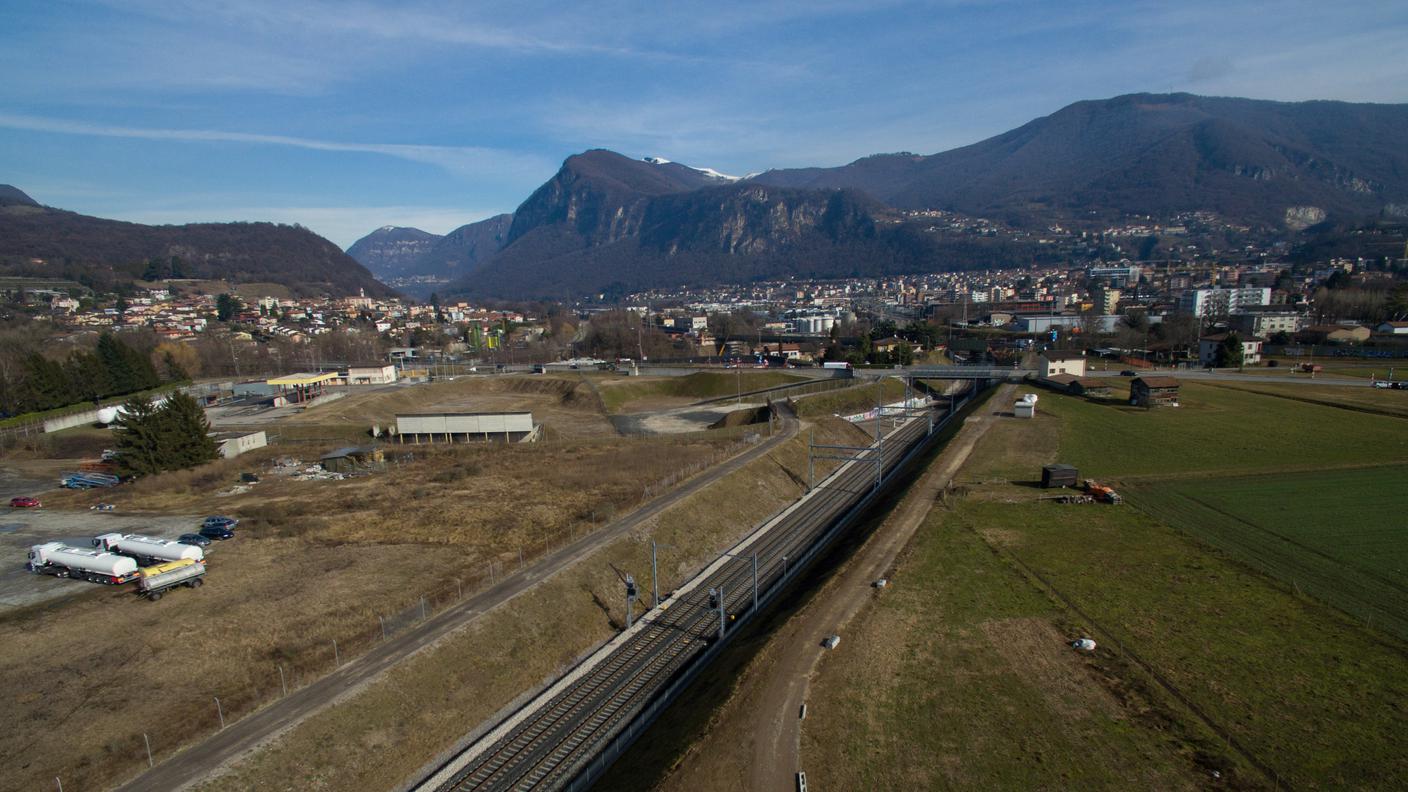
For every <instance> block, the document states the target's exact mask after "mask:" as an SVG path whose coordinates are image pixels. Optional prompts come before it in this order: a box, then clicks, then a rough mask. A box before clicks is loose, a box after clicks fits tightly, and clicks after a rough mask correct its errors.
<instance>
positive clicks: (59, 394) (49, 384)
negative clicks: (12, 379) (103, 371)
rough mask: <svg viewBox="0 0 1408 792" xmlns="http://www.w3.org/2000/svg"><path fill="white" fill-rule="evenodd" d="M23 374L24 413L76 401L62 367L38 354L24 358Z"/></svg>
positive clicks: (31, 354)
mask: <svg viewBox="0 0 1408 792" xmlns="http://www.w3.org/2000/svg"><path fill="white" fill-rule="evenodd" d="M24 372H25V379H24V384H25V388H24V391H25V392H24V396H23V399H22V402H23V404H24V409H25V410H26V411H30V410H49V409H53V408H54V407H62V406H64V405H66V404H73V403H74V402H75V401H77V400H78V396H77V394H75V393H74V391H73V388H72V384H71V380H69V378H68V376H67V375H66V374H65V372H64V367H63V366H62V365H60V364H59V363H57V362H55V361H53V360H50V359H48V358H46V357H44V356H43V355H41V354H39V353H38V352H31V353H29V355H28V356H27V357H25V359H24Z"/></svg>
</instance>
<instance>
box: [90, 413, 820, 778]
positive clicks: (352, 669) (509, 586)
mask: <svg viewBox="0 0 1408 792" xmlns="http://www.w3.org/2000/svg"><path fill="white" fill-rule="evenodd" d="M781 415H782V416H783V418H782V429H781V431H778V432H777V433H776V434H775V435H774V436H773V437H771V438H768V439H766V440H764V441H762V442H760V443H758V444H757V445H756V446H754V447H753V448H751V449H749V450H747V451H745V452H743V453H742V454H740V455H738V456H736V457H734V458H733V459H731V460H729V461H727V462H724V463H723V464H720V465H718V466H716V467H714V468H711V469H710V470H708V471H706V472H705V473H702V474H700V475H698V476H696V477H694V478H693V479H691V480H689V481H687V482H685V483H684V484H683V485H681V486H680V487H678V488H676V489H674V490H672V491H671V492H669V493H667V494H665V495H662V496H661V497H659V498H656V499H654V500H652V501H651V502H649V503H647V504H645V505H644V506H641V507H640V508H639V509H636V510H635V511H634V512H631V513H630V514H628V515H626V516H625V517H622V518H621V519H620V520H617V521H616V522H615V523H612V524H611V525H609V526H608V527H606V528H604V529H603V530H600V531H597V532H596V533H593V534H589V535H587V536H585V537H583V538H582V539H579V540H577V541H575V542H572V543H571V544H567V545H564V546H563V547H561V548H559V549H557V550H554V551H552V552H551V553H549V554H548V555H546V556H544V557H542V558H540V559H539V560H538V561H536V562H535V563H533V564H531V565H529V566H528V567H527V568H526V569H524V570H522V571H520V572H517V573H514V574H512V575H509V576H508V577H505V578H504V579H503V580H501V581H499V583H498V584H497V585H495V586H493V587H491V588H489V589H486V590H485V591H482V592H480V593H478V594H474V595H471V596H470V597H468V598H466V599H465V600H464V601H462V602H460V603H458V604H456V605H453V606H451V607H450V608H448V609H446V610H444V611H442V612H440V613H438V614H436V615H434V616H431V617H430V618H429V619H427V620H425V621H424V622H421V623H420V624H418V625H416V626H415V627H413V628H411V629H410V630H407V631H406V632H403V633H401V634H400V635H397V636H395V637H392V638H391V639H389V640H387V641H386V642H384V643H382V644H380V645H378V646H377V647H376V648H374V649H372V650H371V651H369V652H367V653H366V654H364V655H362V656H361V657H358V658H356V659H353V660H349V661H348V662H347V663H345V664H344V665H343V666H342V667H341V668H339V669H337V670H336V671H334V672H332V673H331V674H328V675H327V676H325V677H323V678H322V679H320V680H318V681H317V682H313V683H312V684H309V685H307V686H305V687H302V688H299V689H297V690H295V691H293V692H291V693H289V694H288V695H287V696H286V697H284V698H282V699H279V700H278V701H276V702H274V703H273V704H270V705H269V706H267V707H265V708H264V709H261V710H259V711H258V712H255V713H253V714H251V715H249V716H247V717H245V718H243V719H241V720H239V721H236V722H235V723H232V724H230V725H229V726H227V727H226V728H225V729H224V730H222V731H219V732H216V733H215V734H212V735H211V736H209V737H207V738H206V739H204V740H201V741H200V742H198V743H195V744H193V745H190V746H188V747H186V748H185V749H184V750H183V751H181V752H180V753H178V754H176V755H175V756H173V757H171V758H170V759H167V760H166V761H164V762H162V763H161V764H159V765H157V766H156V767H155V768H153V769H151V770H148V771H147V772H145V773H143V774H141V775H139V776H137V777H136V778H134V779H132V780H131V781H129V782H127V783H126V784H123V785H122V786H120V787H118V788H117V789H118V790H119V792H175V791H176V790H180V789H184V788H186V787H188V786H189V785H191V784H193V783H195V782H197V781H200V780H201V779H203V778H205V777H207V776H209V775H211V774H212V773H214V772H215V771H216V770H218V769H219V768H221V767H222V766H224V765H225V764H226V763H228V762H231V761H234V760H236V759H238V758H239V757H241V756H243V755H244V754H245V753H247V752H249V751H251V750H253V749H255V748H257V747H259V746H260V745H261V744H263V743H265V742H267V741H268V740H271V739H273V738H275V737H277V736H278V735H279V734H281V733H282V732H284V731H286V730H288V729H290V728H292V727H294V726H296V725H297V724H298V723H299V722H300V721H302V720H304V719H305V718H308V717H309V716H311V715H314V714H316V713H317V712H319V711H321V710H323V709H324V708H326V707H328V706H330V705H331V704H333V703H335V702H336V701H337V700H338V699H340V698H342V697H343V696H346V695H350V694H351V693H353V692H355V691H356V690H357V689H358V688H360V687H361V686H363V685H366V684H368V683H370V682H372V681H373V680H375V679H376V677H378V676H379V675H381V674H382V673H384V672H386V671H388V670H389V669H391V668H392V667H393V666H395V665H396V664H397V663H399V662H401V661H402V660H405V659H406V658H408V657H410V656H411V655H413V654H415V653H416V652H419V651H420V650H421V649H424V648H426V647H427V646H430V645H431V644H433V643H435V642H436V641H438V640H440V639H441V638H443V637H445V636H446V635H448V634H449V633H451V632H453V631H454V630H456V629H459V628H460V627H463V626H465V625H467V624H470V623H471V622H473V621H474V619H475V618H477V617H479V616H480V615H482V614H484V613H487V612H488V611H490V610H493V609H494V608H497V607H499V606H501V605H504V604H505V603H507V602H508V601H509V600H511V599H513V598H514V597H516V596H518V595H519V594H522V593H523V592H525V591H528V590H529V589H531V588H533V587H534V586H536V585H537V584H538V583H541V582H542V581H544V580H546V579H548V578H550V577H552V576H553V575H554V574H556V573H558V572H560V571H562V570H563V569H566V568H567V567H569V566H571V565H572V564H574V563H576V562H577V561H580V560H582V559H584V558H586V557H587V556H589V555H591V554H592V553H594V552H595V551H596V550H597V549H598V548H600V547H601V546H603V545H605V544H607V543H609V542H612V541H614V540H615V539H617V538H619V537H621V536H623V535H625V534H626V533H628V532H629V531H631V530H632V529H634V528H636V527H638V526H640V525H642V524H644V523H645V522H647V521H649V520H650V519H652V518H654V517H655V516H656V515H658V514H660V513H661V512H663V511H665V510H666V509H668V508H670V507H671V506H673V505H675V504H676V503H678V502H679V501H680V500H682V499H684V498H687V497H689V496H690V495H692V494H694V493H695V492H698V491H699V490H701V489H703V488H704V487H707V486H709V485H710V484H712V483H714V482H715V481H718V480H719V479H721V478H723V477H725V476H728V475H729V474H731V473H733V472H734V471H736V470H738V469H739V468H741V467H743V466H744V465H747V464H748V463H750V462H752V461H753V460H755V459H757V458H758V457H760V456H762V455H764V454H766V453H768V452H769V451H771V450H773V449H774V448H776V447H777V446H778V445H779V444H781V443H782V442H784V441H785V440H787V439H788V438H790V437H792V436H794V435H795V434H796V433H797V420H796V418H795V417H794V416H793V415H791V413H790V412H788V411H787V410H786V408H785V407H782V408H781Z"/></svg>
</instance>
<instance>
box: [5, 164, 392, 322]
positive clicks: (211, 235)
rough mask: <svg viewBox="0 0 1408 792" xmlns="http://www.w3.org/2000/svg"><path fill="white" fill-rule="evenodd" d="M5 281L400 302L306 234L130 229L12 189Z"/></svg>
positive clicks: (279, 228)
mask: <svg viewBox="0 0 1408 792" xmlns="http://www.w3.org/2000/svg"><path fill="white" fill-rule="evenodd" d="M0 274H3V275H12V276H33V277H43V278H66V279H70V280H74V281H77V282H79V283H82V284H84V285H86V286H88V287H90V288H93V289H96V290H99V291H112V290H122V289H124V288H127V287H130V286H131V285H132V284H133V283H136V282H137V281H139V280H143V279H149V278H159V279H166V278H182V279H197V280H225V281H229V282H232V283H256V282H259V283H278V284H282V285H284V286H287V287H288V288H289V289H290V290H291V291H292V292H293V293H294V294H296V295H300V296H317V295H324V294H325V295H330V296H346V295H355V294H358V293H359V292H363V291H364V292H365V293H366V294H367V295H369V296H389V295H391V294H393V292H392V290H391V289H389V288H388V287H387V286H385V285H384V284H382V283H381V282H379V281H378V280H377V279H376V278H374V277H372V274H371V273H370V272H368V271H367V269H366V267H363V266H362V265H361V264H359V263H357V261H356V260H355V259H353V258H352V257H351V256H348V255H347V254H346V253H344V252H342V251H341V250H340V249H338V247H337V246H336V245H334V244H333V243H331V242H329V241H328V240H326V239H323V238H322V237H320V236H318V235H317V234H314V233H313V232H312V231H309V230H308V229H306V228H302V227H300V226H288V225H276V224H274V223H192V224H189V225H162V226H151V225H142V224H139V223H127V222H122V221H120V220H107V219H104V218H101V217H90V216H88V215H81V214H78V213H76V212H69V211H65V210H63V209H54V208H51V207H48V206H42V205H40V204H39V202H37V201H35V200H34V199H32V198H30V197H29V196H28V195H26V194H25V193H24V192H23V191H21V190H20V189H18V188H16V187H12V186H10V185H0Z"/></svg>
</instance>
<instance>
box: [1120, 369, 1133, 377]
mask: <svg viewBox="0 0 1408 792" xmlns="http://www.w3.org/2000/svg"><path fill="white" fill-rule="evenodd" d="M1120 376H1121V377H1133V376H1134V371H1133V370H1131V369H1125V370H1124V371H1121V372H1120Z"/></svg>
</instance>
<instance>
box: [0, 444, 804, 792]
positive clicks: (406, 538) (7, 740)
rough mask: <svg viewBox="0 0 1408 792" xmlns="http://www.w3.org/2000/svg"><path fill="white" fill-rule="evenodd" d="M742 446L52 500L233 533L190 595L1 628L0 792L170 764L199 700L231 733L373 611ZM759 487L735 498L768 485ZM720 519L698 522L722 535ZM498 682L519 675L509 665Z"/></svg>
mask: <svg viewBox="0 0 1408 792" xmlns="http://www.w3.org/2000/svg"><path fill="white" fill-rule="evenodd" d="M736 437H737V433H732V432H722V433H719V434H717V435H714V436H712V437H711V436H709V435H703V436H701V435H691V436H687V437H682V438H662V439H658V440H655V439H647V440H626V439H601V440H586V441H580V442H575V443H574V442H567V443H558V444H551V445H515V446H497V445H496V446H478V445H469V446H465V445H461V446H453V447H451V446H428V445H427V446H418V447H417V446H406V447H405V449H404V450H405V451H406V452H409V453H413V454H414V459H413V460H412V461H408V462H406V463H404V464H400V465H397V464H391V465H389V466H388V469H387V470H386V471H384V472H381V473H376V474H373V475H369V476H366V477H361V478H354V479H348V480H345V481H294V480H291V479H287V478H280V477H273V476H268V475H265V476H264V477H263V480H262V481H261V482H260V483H259V484H257V485H256V486H255V487H253V488H252V489H251V490H250V491H249V492H246V493H244V494H240V495H235V496H231V497H215V496H214V495H213V493H215V492H218V491H221V490H224V489H227V488H228V487H229V486H231V485H232V484H234V483H235V482H236V481H237V479H238V474H239V472H241V471H247V470H261V467H260V465H261V463H263V462H267V461H268V460H269V459H271V458H272V457H274V456H276V455H278V451H276V450H272V449H271V450H265V451H262V452H260V453H258V454H255V455H246V456H243V457H240V458H239V459H235V460H228V461H221V462H217V463H214V464H212V465H209V466H206V467H203V468H200V469H198V470H192V471H181V472H177V473H166V474H162V475H159V476H152V477H149V478H146V479H143V480H141V481H138V482H136V483H134V484H133V485H131V486H130V487H123V488H119V489H117V490H113V491H111V492H103V493H101V494H93V493H68V494H65V495H62V496H61V500H62V505H67V506H70V507H81V506H85V505H86V504H87V503H88V502H89V501H94V500H98V499H103V500H109V501H112V502H116V503H118V504H119V506H118V508H119V509H122V510H125V511H126V510H137V508H138V507H140V508H142V509H146V510H152V511H163V512H168V511H169V512H172V513H213V512H221V513H230V514H234V515H236V516H238V517H240V518H242V523H241V527H240V529H239V531H238V532H239V536H238V538H237V539H235V540H234V541H231V542H224V543H221V544H220V545H219V546H218V547H217V548H216V549H215V552H214V553H213V554H212V561H211V571H210V575H209V577H208V578H207V580H208V585H207V586H205V587H204V588H202V589H200V590H198V591H190V590H182V591H178V592H175V593H174V594H173V595H172V596H170V597H167V598H165V599H163V600H162V601H161V602H158V603H148V602H144V601H140V600H137V599H136V598H135V597H134V596H133V595H132V594H131V592H130V590H128V589H123V590H113V589H107V588H104V587H97V586H93V587H92V590H91V592H90V593H88V594H87V595H85V596H81V597H77V598H73V599H70V600H66V601H64V602H62V603H56V604H53V605H47V606H41V607H37V608H32V609H28V610H22V611H18V612H15V613H12V614H11V615H9V616H7V617H4V618H0V642H3V645H4V646H5V647H6V651H5V653H4V655H3V657H0V679H3V682H0V698H3V700H5V701H6V702H9V705H8V706H7V715H8V717H9V719H10V721H11V722H12V723H14V724H24V726H23V727H22V728H11V729H5V730H0V756H5V757H8V758H9V759H10V762H9V764H10V766H11V768H12V772H10V773H7V774H5V776H4V777H3V779H0V789H33V788H40V787H42V786H44V785H46V784H50V783H52V779H53V777H54V776H56V775H57V776H60V777H61V778H62V779H63V781H64V785H65V788H67V789H75V788H78V789H83V788H98V787H101V786H104V785H108V784H111V783H112V782H114V781H116V780H118V779H120V778H122V777H124V776H128V775H131V774H133V773H134V772H135V771H136V770H137V769H138V767H140V766H141V765H142V764H144V762H145V754H144V751H143V749H142V739H141V735H142V732H143V731H145V732H147V733H148V734H149V735H150V736H151V739H152V745H153V749H154V750H155V751H156V753H157V754H158V755H163V754H167V753H169V752H171V751H173V750H174V749H176V748H177V747H178V746H180V745H182V744H184V743H186V742H188V741H189V740H191V739H192V738H195V737H198V736H199V735H201V734H205V733H209V732H210V731H212V730H213V729H214V728H215V726H216V719H215V708H214V701H213V700H212V697H213V696H219V697H220V700H221V702H222V704H223V705H224V707H225V714H226V718H227V719H230V718H233V717H237V716H239V715H242V714H244V713H247V712H249V711H250V710H251V709H252V708H254V707H256V706H258V705H259V704H260V703H261V702H263V701H267V700H269V698H270V697H272V696H274V695H276V694H277V693H278V691H279V676H278V666H279V665H280V664H282V665H283V666H284V670H285V673H286V674H287V675H288V677H289V681H290V685H291V686H292V685H296V684H299V683H300V682H304V681H308V680H311V679H313V678H315V677H316V676H318V675H321V674H323V673H326V672H327V671H329V670H331V667H332V659H333V655H332V641H333V640H334V639H336V640H337V641H338V644H339V649H340V651H341V653H342V658H343V660H344V661H345V660H346V659H347V658H349V657H350V656H352V655H353V654H355V653H357V652H359V651H361V650H363V649H365V648H366V647H367V646H369V645H370V644H371V643H372V642H373V641H375V640H376V639H377V638H378V637H379V635H380V630H379V627H378V620H377V616H378V615H379V614H387V613H392V612H395V611H399V610H402V609H404V608H406V607H408V606H413V605H414V604H415V603H416V602H417V601H418V599H419V597H421V596H422V595H427V596H428V597H429V605H430V607H431V608H432V609H434V608H435V607H437V606H439V605H444V604H448V602H449V601H450V600H452V599H453V598H455V597H456V595H457V592H458V591H459V589H460V587H461V586H463V590H464V591H466V592H469V591H472V590H474V589H475V587H476V586H478V585H480V583H481V581H482V580H483V579H484V578H486V577H487V576H488V569H489V562H490V561H491V560H497V561H498V562H499V569H500V570H502V569H503V568H504V566H505V565H506V564H508V563H510V560H511V562H512V563H514V564H516V562H517V559H518V550H519V548H520V547H524V548H525V549H526V555H527V556H528V557H529V558H530V559H531V558H532V557H534V556H536V555H538V554H540V553H541V552H542V551H543V543H544V542H548V543H551V544H553V545H559V544H561V543H562V541H564V540H566V539H568V538H571V537H572V536H574V535H576V534H577V533H578V532H580V531H584V530H590V528H591V522H592V516H593V512H595V513H596V515H597V518H598V521H602V520H604V519H605V518H606V517H607V516H608V515H610V514H612V513H615V512H620V511H623V510H626V509H629V508H632V507H634V506H635V505H636V504H637V503H638V502H640V500H641V498H642V494H643V493H642V482H659V481H660V479H662V478H663V477H665V476H666V475H668V474H670V473H671V472H675V471H681V470H684V469H687V468H691V467H698V466H700V465H702V464H704V463H707V462H709V461H711V460H714V459H717V458H718V457H719V456H720V455H721V454H723V453H726V452H728V451H730V450H733V448H736V447H737V443H738V441H737V439H736ZM731 447H732V448H731ZM285 451H286V449H285ZM392 451H393V452H401V451H402V449H400V448H393V449H392ZM793 464H794V466H795V460H794V462H793ZM801 464H802V465H803V466H804V465H805V461H803V462H802V463H801ZM770 481H771V479H769V478H766V477H763V478H760V480H759V481H758V482H750V483H748V484H746V485H742V486H743V489H742V490H741V491H742V492H749V491H753V490H763V489H768V488H769V487H771V485H770V484H769V483H768V482H770ZM768 497H769V498H770V499H769V500H768V502H772V500H773V499H775V498H776V497H780V496H768ZM745 500H746V499H745ZM735 505H736V504H734V503H733V500H732V499H730V501H729V508H733V507H734V506H735ZM729 508H716V509H714V510H713V513H711V514H710V515H708V519H710V520H721V519H727V516H728V515H729V514H730V511H729ZM738 508H742V506H738ZM192 527H193V528H194V526H192ZM690 541H691V540H690V539H689V537H687V536H686V537H682V538H680V539H679V540H678V543H679V544H680V545H681V546H682V547H687V546H690ZM595 573H596V576H595V577H591V578H587V579H585V580H584V581H583V582H579V583H577V584H575V585H576V586H577V588H576V589H575V590H574V591H575V593H573V594H572V595H571V597H569V598H576V599H578V600H581V601H582V602H585V603H586V606H585V607H586V611H585V612H578V611H573V612H574V613H576V617H575V618H574V619H573V620H571V621H569V622H567V623H563V624H556V625H555V626H552V627H551V628H548V627H537V626H522V625H520V626H516V627H515V628H514V629H515V630H524V629H527V630H529V631H530V633H531V635H532V636H533V637H532V640H531V641H530V643H528V644H526V646H528V647H535V646H537V645H538V644H542V643H549V642H552V641H557V640H558V639H559V637H560V638H561V642H560V646H559V648H554V649H552V650H551V651H550V652H548V654H547V656H546V657H545V658H538V657H537V656H536V653H534V655H535V656H534V660H535V661H536V660H538V659H544V660H545V661H546V662H547V665H546V666H544V668H546V669H551V668H552V667H554V666H555V665H556V664H558V663H560V662H562V661H564V660H565V659H566V658H567V657H570V656H572V653H573V652H574V648H573V647H576V646H578V645H579V644H581V641H582V640H587V642H588V643H590V639H591V637H594V636H596V635H597V634H598V632H597V630H598V629H600V628H602V625H604V623H605V622H604V619H603V618H601V614H600V612H597V613H596V616H595V617H594V616H593V614H592V612H591V611H592V608H593V607H594V606H591V605H590V603H591V598H590V597H589V596H584V595H583V593H582V591H581V587H582V586H584V585H589V586H595V587H597V588H599V589H600V590H601V591H602V592H603V596H606V595H605V592H606V591H607V590H608V586H607V581H606V580H605V578H603V577H602V574H601V573H602V570H600V569H597V570H595ZM588 581H589V582H588ZM484 582H487V581H484ZM73 585H80V584H77V583H75V584H73ZM610 590H611V591H614V588H612V589H610ZM539 596H540V595H539V594H538V593H536V592H535V593H534V594H532V595H530V596H529V597H527V598H526V600H527V603H534V602H539V601H540V600H539V599H538V598H539ZM563 596H564V597H566V596H567V595H565V594H564V595H563ZM607 601H614V600H612V599H608V600H607ZM577 604H578V606H580V605H581V604H582V603H581V602H579V603H577ZM526 605H527V604H526V603H520V605H516V606H515V609H517V608H518V607H520V606H526ZM578 610H580V608H579V609H578ZM618 616H619V614H618ZM544 618H545V620H546V618H547V617H544ZM537 630H543V632H537ZM559 633H560V636H559ZM481 649H484V647H482V646H481ZM487 651H490V652H491V656H496V655H492V648H489V649H488V650H487ZM513 651H514V652H517V653H519V654H518V655H514V656H513V662H511V663H510V665H513V666H516V665H517V664H518V662H519V661H526V658H525V657H523V656H521V655H522V654H524V653H527V650H526V649H523V648H518V649H514V650H513ZM475 662H479V661H475ZM473 667H474V663H470V664H469V665H466V666H465V668H473ZM525 667H526V668H537V666H533V665H531V664H529V665H527V666H525ZM496 673H500V674H506V675H509V678H511V679H514V680H521V679H523V678H524V677H522V676H521V672H520V669H518V668H516V667H515V668H509V669H500V670H499V671H498V672H496ZM533 673H545V671H536V672H533ZM398 711H399V708H392V709H390V710H388V712H398ZM388 728H389V727H388ZM431 753H433V751H431ZM427 755H428V754H427ZM291 777H292V776H291ZM337 786H338V787H339V788H341V787H345V786H346V785H345V784H340V785H337Z"/></svg>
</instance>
